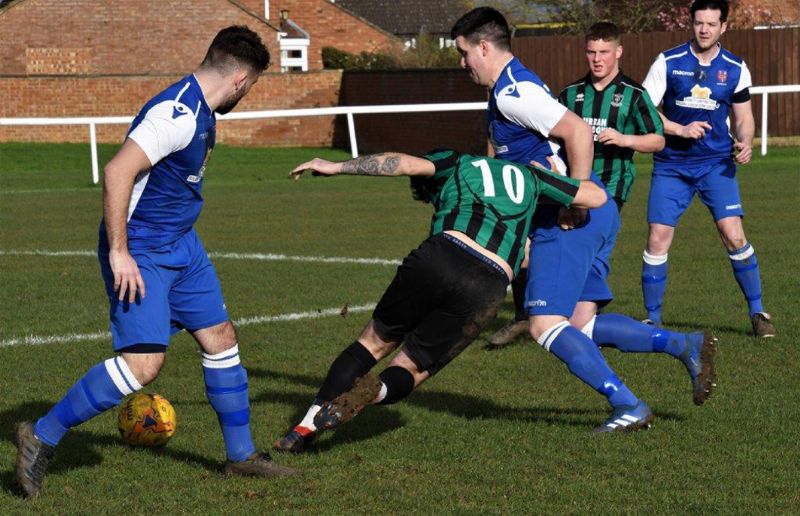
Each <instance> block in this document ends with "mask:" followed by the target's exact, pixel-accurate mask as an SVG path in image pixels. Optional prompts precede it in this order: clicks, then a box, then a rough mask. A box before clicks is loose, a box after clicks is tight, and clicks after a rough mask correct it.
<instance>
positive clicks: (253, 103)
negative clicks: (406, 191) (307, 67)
mask: <svg viewBox="0 0 800 516" xmlns="http://www.w3.org/2000/svg"><path fill="white" fill-rule="evenodd" d="M341 75H342V73H341V72H340V71H320V72H310V73H305V74H288V75H287V74H273V73H268V74H264V75H263V76H262V78H261V79H260V80H259V81H258V83H257V84H256V85H255V86H254V87H253V88H252V89H251V90H250V93H249V94H248V95H247V96H246V97H245V98H244V99H243V100H242V101H241V102H240V103H239V105H238V106H237V108H236V109H237V110H238V111H254V110H261V109H291V108H307V107H329V106H336V105H338V103H339V87H340V83H341ZM178 79H180V76H179V75H170V76H140V77H29V78H21V77H0V98H2V99H4V102H3V103H0V117H73V116H133V115H135V114H136V113H137V112H138V110H139V109H140V108H141V107H142V105H143V104H144V103H145V102H146V101H147V100H149V99H150V97H152V96H153V95H155V94H156V93H158V92H159V91H160V90H162V89H163V88H165V87H167V86H169V85H170V84H171V83H173V82H175V81H176V80H178ZM334 118H335V117H332V116H327V117H304V118H298V119H287V118H278V119H261V120H246V121H245V120H242V121H238V120H237V121H220V122H219V125H218V129H219V131H218V141H220V142H222V143H226V144H229V145H268V146H299V145H307V146H323V147H324V146H330V145H331V141H332V139H333V133H334V128H335V127H334ZM126 131H127V126H126V125H100V126H98V127H97V138H98V141H100V142H107V143H119V142H121V141H122V140H123V138H124V137H125V133H126ZM88 135H89V130H88V127H87V126H3V127H0V141H48V142H85V141H88V138H89V136H88Z"/></svg>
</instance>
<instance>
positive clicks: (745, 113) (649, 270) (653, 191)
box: [642, 0, 775, 337]
mask: <svg viewBox="0 0 800 516" xmlns="http://www.w3.org/2000/svg"><path fill="white" fill-rule="evenodd" d="M690 12H691V16H692V31H693V33H694V37H693V39H692V40H691V41H689V42H688V43H684V44H683V45H680V46H678V47H675V48H672V49H670V50H667V51H665V52H662V53H661V54H659V56H658V57H657V58H656V60H655V62H654V63H653V65H652V66H651V68H650V71H649V72H648V74H647V77H646V78H645V80H644V82H643V83H642V84H643V85H644V87H645V89H647V92H648V93H649V95H650V98H651V99H652V100H653V103H654V104H655V105H658V104H659V103H662V101H663V103H662V111H663V117H662V118H663V119H664V133H665V135H666V138H667V141H666V146H665V147H664V150H662V151H661V152H658V153H656V154H655V156H654V170H653V181H652V183H651V186H650V196H649V199H648V208H647V221H648V223H649V224H650V231H649V235H648V237H647V247H646V249H645V251H644V257H643V259H644V262H643V264H642V292H643V294H644V304H645V308H646V309H647V313H648V318H649V319H650V321H651V322H652V323H654V324H656V325H659V324H660V323H661V306H662V302H663V298H664V292H665V290H666V286H667V254H668V251H669V248H670V245H671V244H672V239H673V237H674V235H675V226H676V225H677V224H678V220H679V219H680V217H681V215H682V214H683V212H684V211H685V210H686V208H687V207H688V206H689V204H690V203H691V201H692V198H693V197H694V195H695V193H696V194H698V196H699V197H700V200H701V201H703V204H705V205H706V207H707V208H708V210H709V211H710V212H711V215H712V217H713V218H714V221H715V223H716V226H717V230H718V231H719V235H720V237H721V238H722V243H723V245H724V246H725V248H726V249H727V250H728V257H729V258H730V261H731V266H732V267H733V275H734V277H735V278H736V281H737V282H738V283H739V287H741V289H742V292H743V293H744V297H745V299H746V300H747V304H748V308H749V316H750V321H751V324H752V327H753V332H754V334H755V335H756V336H757V337H773V336H774V335H775V327H774V326H773V324H772V321H771V320H770V316H769V314H767V313H766V312H765V311H764V307H763V305H762V302H761V275H760V272H759V268H758V260H757V259H756V255H755V250H754V249H753V246H752V245H751V244H750V243H749V242H748V240H747V238H746V237H745V234H744V228H743V226H742V217H743V216H744V211H743V210H742V201H741V197H740V195H739V186H738V184H737V181H736V164H737V163H739V164H741V165H744V164H745V163H747V162H749V161H750V158H751V156H752V144H753V135H754V133H755V122H754V121H753V111H752V108H751V105H750V86H751V78H750V71H749V70H748V69H747V65H746V64H745V63H744V61H742V59H740V58H739V57H736V56H735V55H733V54H731V53H730V52H728V51H727V50H725V49H724V48H722V46H721V45H720V43H719V39H720V37H721V36H722V34H723V33H724V32H725V29H726V21H727V19H728V2H727V1H725V0H696V1H695V2H694V3H693V4H692V6H691V8H690ZM731 112H733V118H734V121H735V124H734V126H735V132H736V137H737V140H736V141H734V140H733V139H732V138H731V136H730V134H729V129H730V128H729V126H728V115H729V114H730V113H731Z"/></svg>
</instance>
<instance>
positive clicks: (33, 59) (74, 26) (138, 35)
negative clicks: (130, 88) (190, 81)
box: [0, 0, 279, 75]
mask: <svg viewBox="0 0 800 516" xmlns="http://www.w3.org/2000/svg"><path fill="white" fill-rule="evenodd" d="M262 5H263V4H262ZM262 11H263V8H262ZM229 25H247V26H249V27H250V28H251V29H253V30H254V31H256V32H258V33H259V35H260V36H261V38H262V39H263V40H264V43H265V44H266V45H267V48H268V49H269V51H270V55H271V56H272V61H273V69H274V63H277V62H278V61H279V53H278V43H277V32H276V29H275V28H273V27H270V26H269V25H267V24H265V23H263V22H261V21H260V20H258V18H256V17H254V16H252V15H250V14H248V13H247V12H246V11H244V10H242V9H240V8H238V7H237V6H236V5H235V4H233V3H231V2H227V1H225V0H194V1H192V2H184V1H180V0H136V2H120V1H117V0H92V1H89V0H25V1H22V2H17V3H16V4H13V5H12V6H11V7H9V8H8V9H6V10H4V11H2V12H0V42H2V44H0V75H26V74H33V75H63V74H75V73H77V74H90V75H91V74H107V75H143V74H176V75H177V74H183V73H188V72H189V71H191V70H193V69H195V68H196V67H197V65H198V64H199V63H200V61H201V60H202V59H203V56H204V55H205V52H206V50H207V49H208V46H209V44H210V43H211V40H212V39H213V37H214V35H215V34H216V33H217V32H218V31H219V30H220V29H222V28H224V27H227V26H229ZM29 49H30V50H29Z"/></svg>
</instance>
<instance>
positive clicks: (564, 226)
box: [451, 7, 716, 432]
mask: <svg viewBox="0 0 800 516" xmlns="http://www.w3.org/2000/svg"><path fill="white" fill-rule="evenodd" d="M451 37H452V38H453V40H454V41H455V43H456V47H457V49H458V50H459V52H460V53H461V56H462V59H461V64H462V66H463V67H464V68H467V69H468V70H469V71H470V75H471V77H472V79H473V81H474V82H476V83H477V84H481V85H484V86H487V87H488V88H489V109H488V123H489V133H490V138H491V142H492V145H493V147H494V151H495V154H496V156H497V157H499V158H502V159H507V160H510V161H516V162H519V163H530V162H535V163H538V164H548V165H550V168H551V169H554V170H555V171H558V172H560V173H562V174H568V175H569V176H570V177H572V178H573V179H581V180H591V181H593V182H595V183H596V184H597V185H598V186H600V187H601V188H604V187H603V184H602V182H600V180H599V179H598V178H597V176H596V175H595V174H594V173H593V172H592V170H591V167H592V161H593V156H594V151H593V138H592V131H591V128H590V127H589V126H588V125H587V124H586V123H585V122H584V121H583V120H582V119H581V118H580V117H578V115H576V114H575V113H573V112H571V111H569V110H568V109H567V108H566V107H565V106H563V105H561V104H559V103H558V101H557V100H556V99H555V98H554V97H553V96H552V94H551V93H550V90H549V89H548V88H547V86H546V85H545V84H544V82H543V81H542V80H541V79H540V78H539V77H538V76H537V75H536V74H535V73H534V72H532V71H531V70H528V69H527V68H525V66H524V65H522V63H521V62H520V61H519V60H518V59H517V58H516V57H514V55H513V54H512V53H511V50H510V49H511V42H510V33H509V29H508V24H507V22H506V20H505V18H504V17H503V16H502V14H500V13H499V12H498V11H496V10H495V9H492V8H489V7H479V8H476V9H473V10H472V11H470V12H468V13H467V14H465V15H464V16H462V17H461V18H460V19H459V20H458V21H457V22H456V24H455V25H454V27H453V29H452V30H451ZM561 142H563V144H564V145H563V150H565V151H566V153H565V154H564V153H562V146H561V145H560V143H561ZM565 156H566V160H565V159H564V157H565ZM565 161H566V163H565ZM567 164H568V166H567ZM609 199H610V200H609V201H608V202H606V203H605V204H604V205H603V206H601V207H599V208H594V209H591V210H589V211H588V214H587V213H586V212H585V211H583V212H582V211H580V210H574V209H573V210H570V211H568V212H567V211H565V210H563V209H559V208H557V207H555V206H539V207H538V208H537V211H536V213H535V215H534V218H533V224H532V228H531V235H530V238H531V245H530V254H529V270H528V280H527V287H526V292H525V307H526V310H527V313H528V316H529V331H530V334H531V336H532V337H533V338H534V339H535V340H536V341H537V342H539V344H541V345H542V347H544V348H545V349H546V350H547V351H549V352H551V353H552V354H554V355H555V356H556V357H558V358H559V359H560V360H561V361H563V362H564V363H565V364H566V365H567V367H568V368H569V370H570V372H571V373H572V374H573V375H575V376H577V377H578V378H579V379H581V380H582V381H583V382H585V383H586V384H587V385H589V386H590V387H592V388H593V389H595V390H596V391H597V392H599V393H601V394H603V395H604V396H606V398H607V400H608V402H609V404H610V405H611V407H612V414H611V416H610V417H609V419H608V420H607V421H606V422H604V423H603V424H602V425H600V426H598V427H597V428H596V429H595V431H597V432H614V431H630V430H637V429H641V428H647V427H649V426H650V424H651V422H652V420H653V413H652V411H651V410H650V408H649V407H648V406H647V404H646V403H645V402H644V401H641V400H640V399H638V398H637V397H636V396H635V395H634V394H633V393H632V392H631V391H630V389H629V388H628V387H627V386H626V385H625V384H624V383H623V382H622V381H621V380H620V379H619V377H618V376H617V375H616V374H615V373H614V371H613V370H611V368H610V367H609V365H608V363H607V362H606V360H605V358H604V357H603V354H602V352H601V351H600V349H599V346H611V347H615V348H617V349H619V350H620V351H625V352H651V353H654V352H660V353H667V354H669V355H671V356H673V357H675V358H676V359H678V360H680V361H681V362H682V363H683V364H684V365H685V367H686V369H687V371H688V373H689V375H690V379H691V382H692V396H693V399H694V402H695V404H698V405H699V404H702V403H703V402H704V401H705V400H706V399H707V398H708V396H709V395H710V394H711V388H712V386H713V381H714V353H715V350H716V348H715V340H716V339H714V338H713V337H712V336H711V335H710V334H707V333H703V332H697V333H691V334H683V333H678V332H672V331H669V330H666V329H661V328H654V327H652V326H648V325H645V324H643V323H641V322H639V321H636V320H634V319H632V318H630V317H627V316H624V315H620V314H599V315H598V314H597V311H598V308H599V307H602V306H605V305H606V304H608V303H609V302H610V301H611V299H612V297H613V296H612V294H611V290H610V289H609V287H608V283H607V277H608V273H609V268H610V267H609V257H610V255H611V250H612V249H613V247H614V242H615V240H616V234H617V231H618V229H619V212H618V210H617V206H616V203H615V202H614V201H613V199H612V197H611V196H610V195H609Z"/></svg>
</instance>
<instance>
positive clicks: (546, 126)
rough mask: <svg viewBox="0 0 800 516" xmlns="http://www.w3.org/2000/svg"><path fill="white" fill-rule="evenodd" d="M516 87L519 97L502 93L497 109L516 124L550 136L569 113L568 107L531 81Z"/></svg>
mask: <svg viewBox="0 0 800 516" xmlns="http://www.w3.org/2000/svg"><path fill="white" fill-rule="evenodd" d="M514 86H515V87H516V91H517V93H518V95H509V94H506V93H505V92H504V91H501V92H500V94H499V95H497V108H498V109H499V110H500V112H501V113H502V114H503V116H505V117H506V118H508V119H509V120H511V121H512V122H514V123H515V124H517V125H519V126H522V127H527V128H528V129H533V130H534V131H538V132H539V133H541V134H542V136H545V137H547V136H549V135H550V131H551V130H552V129H553V127H555V126H556V124H558V121H559V120H561V117H563V116H564V113H566V112H567V108H566V106H563V105H561V104H559V103H558V100H556V99H554V98H553V96H552V95H550V93H549V92H548V91H546V90H545V89H544V88H542V87H541V86H539V85H537V84H534V83H532V82H530V81H524V82H518V83H515V84H514Z"/></svg>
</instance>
